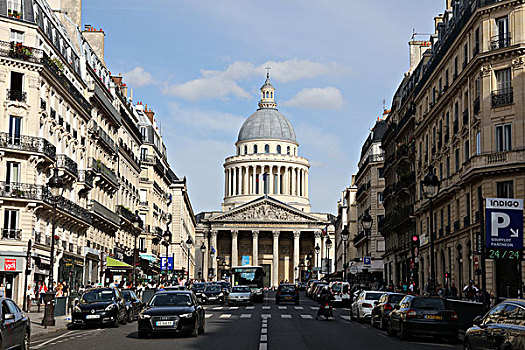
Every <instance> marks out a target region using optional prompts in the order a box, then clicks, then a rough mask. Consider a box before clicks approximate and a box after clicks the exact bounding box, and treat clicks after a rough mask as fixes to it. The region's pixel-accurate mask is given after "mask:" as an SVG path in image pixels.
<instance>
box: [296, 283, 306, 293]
mask: <svg viewBox="0 0 525 350" xmlns="http://www.w3.org/2000/svg"><path fill="white" fill-rule="evenodd" d="M295 285H296V286H297V290H299V291H305V290H306V282H297V283H295Z"/></svg>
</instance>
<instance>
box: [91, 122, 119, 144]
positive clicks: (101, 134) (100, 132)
mask: <svg viewBox="0 0 525 350" xmlns="http://www.w3.org/2000/svg"><path fill="white" fill-rule="evenodd" d="M90 131H91V132H93V133H94V134H95V135H96V136H97V137H98V138H99V139H100V140H101V141H102V143H103V144H104V145H105V146H107V147H108V148H109V149H110V150H111V151H112V152H116V151H117V147H116V145H115V141H113V139H112V138H111V136H109V135H108V134H107V133H106V132H105V131H104V129H102V128H101V127H100V126H98V124H97V122H96V121H94V120H91V125H90Z"/></svg>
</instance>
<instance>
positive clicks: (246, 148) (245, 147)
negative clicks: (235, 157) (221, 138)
mask: <svg viewBox="0 0 525 350" xmlns="http://www.w3.org/2000/svg"><path fill="white" fill-rule="evenodd" d="M244 154H248V146H244Z"/></svg>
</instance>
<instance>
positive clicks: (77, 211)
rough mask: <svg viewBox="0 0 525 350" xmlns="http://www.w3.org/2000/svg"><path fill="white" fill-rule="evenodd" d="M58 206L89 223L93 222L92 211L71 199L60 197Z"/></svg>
mask: <svg viewBox="0 0 525 350" xmlns="http://www.w3.org/2000/svg"><path fill="white" fill-rule="evenodd" d="M57 207H58V208H59V209H62V210H63V211H65V212H67V213H68V214H70V215H73V216H75V217H77V218H79V219H80V220H82V221H84V222H87V223H88V224H91V222H92V221H91V220H92V217H91V213H90V212H89V211H88V210H87V209H85V208H82V207H81V206H80V205H78V204H76V203H75V202H72V201H70V200H69V199H67V198H64V197H58V200H57Z"/></svg>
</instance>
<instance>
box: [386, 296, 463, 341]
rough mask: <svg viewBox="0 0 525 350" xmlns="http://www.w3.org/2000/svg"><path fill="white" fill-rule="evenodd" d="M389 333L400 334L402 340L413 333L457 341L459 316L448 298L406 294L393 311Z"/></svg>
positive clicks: (389, 321) (392, 334)
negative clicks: (448, 301) (449, 303)
mask: <svg viewBox="0 0 525 350" xmlns="http://www.w3.org/2000/svg"><path fill="white" fill-rule="evenodd" d="M387 332H388V335H390V336H394V335H395V334H398V335H399V339H401V340H406V339H408V338H410V337H411V336H412V335H430V336H434V337H441V338H446V339H447V340H448V341H449V342H450V343H451V344H455V343H457V341H458V335H459V319H458V315H457V314H456V312H455V311H454V310H453V309H452V308H451V307H450V306H449V305H448V303H447V301H446V300H445V299H442V298H437V297H424V296H413V295H407V296H405V297H404V298H403V300H401V302H400V303H399V305H395V306H394V311H392V312H391V313H390V318H389V320H388V326H387Z"/></svg>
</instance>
